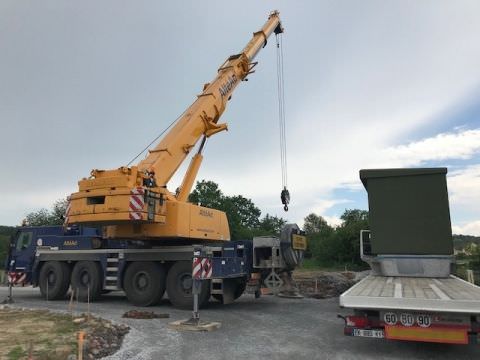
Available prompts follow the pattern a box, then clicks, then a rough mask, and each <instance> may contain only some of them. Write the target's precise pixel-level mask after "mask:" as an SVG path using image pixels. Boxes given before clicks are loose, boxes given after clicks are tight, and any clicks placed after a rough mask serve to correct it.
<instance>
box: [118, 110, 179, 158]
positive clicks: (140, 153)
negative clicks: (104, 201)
mask: <svg viewBox="0 0 480 360" xmlns="http://www.w3.org/2000/svg"><path fill="white" fill-rule="evenodd" d="M187 110H188V109H187ZM187 110H185V111H184V112H182V113H181V114H180V115H179V116H178V117H177V118H176V119H175V120H173V122H172V123H171V124H170V125H168V126H167V127H166V128H165V129H164V130H163V131H162V132H161V133H160V134H158V136H157V137H155V139H153V140H152V141H151V142H150V143H149V144H148V145H147V146H145V147H144V148H143V150H142V151H140V152H139V153H138V154H137V156H135V157H134V158H133V159H132V160H130V162H129V163H128V164H127V166H130V164H131V163H133V162H134V161H135V160H136V159H138V157H139V156H140V155H142V154H143V153H144V152H145V151H147V150H148V148H149V147H150V146H152V144H153V143H154V142H156V141H157V140H158V139H160V137H161V136H162V135H163V134H165V132H166V131H167V130H168V129H170V128H171V127H172V125H173V124H175V123H176V122H177V121H178V119H180V118H181V117H182V116H183V114H185V112H186V111H187Z"/></svg>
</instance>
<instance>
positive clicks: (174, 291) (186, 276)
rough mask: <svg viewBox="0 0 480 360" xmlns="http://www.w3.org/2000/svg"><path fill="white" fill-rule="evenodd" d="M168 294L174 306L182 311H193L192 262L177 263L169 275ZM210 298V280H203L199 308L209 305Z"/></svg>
mask: <svg viewBox="0 0 480 360" xmlns="http://www.w3.org/2000/svg"><path fill="white" fill-rule="evenodd" d="M167 294H168V298H169V299H170V302H171V303H172V304H173V306H175V307H177V308H181V309H192V307H193V294H192V262H191V261H177V262H176V263H174V264H173V265H172V267H171V268H170V270H169V271H168V275H167ZM209 298H210V280H203V281H202V285H201V288H200V294H199V295H198V306H199V307H202V306H204V305H206V304H207V302H208V299H209Z"/></svg>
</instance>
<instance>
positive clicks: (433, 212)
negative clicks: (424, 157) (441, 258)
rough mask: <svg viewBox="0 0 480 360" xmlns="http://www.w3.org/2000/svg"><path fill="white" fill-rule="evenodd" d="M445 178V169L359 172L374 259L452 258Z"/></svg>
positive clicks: (370, 170)
mask: <svg viewBox="0 0 480 360" xmlns="http://www.w3.org/2000/svg"><path fill="white" fill-rule="evenodd" d="M446 174H447V169H446V168H414V169H369V170H360V179H361V180H362V183H363V185H364V186H365V189H366V190H367V192H368V204H369V222H370V230H371V238H370V241H371V252H372V254H376V255H378V254H395V255H452V254H453V240H452V228H451V223H450V210H449V205H448V191H447V180H446Z"/></svg>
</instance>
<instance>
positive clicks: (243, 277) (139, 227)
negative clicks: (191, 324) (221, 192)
mask: <svg viewBox="0 0 480 360" xmlns="http://www.w3.org/2000/svg"><path fill="white" fill-rule="evenodd" d="M282 32H283V28H282V25H281V23H280V19H279V13H278V12H277V11H274V12H272V13H271V14H270V16H269V18H268V20H267V22H266V23H265V25H264V26H263V27H262V29H261V30H260V31H257V32H255V33H254V34H253V38H252V39H251V40H250V42H249V43H248V44H247V46H246V47H245V48H244V49H243V50H242V52H241V53H239V54H236V55H232V56H230V57H229V58H228V59H227V60H226V61H225V62H224V63H223V64H222V65H221V66H220V68H219V69H218V74H217V76H216V77H215V79H214V80H213V81H212V82H211V83H208V84H205V85H204V87H203V92H202V93H201V94H200V95H198V98H197V100H196V101H195V102H194V103H193V104H192V105H191V106H190V107H188V108H187V109H186V110H185V112H184V113H183V114H182V116H181V117H180V118H179V119H178V120H177V121H176V122H175V125H174V126H173V127H172V128H171V130H170V131H169V132H168V133H167V134H166V135H165V137H164V138H163V139H162V140H161V141H160V143H159V144H158V145H157V146H156V147H155V148H154V149H152V150H150V151H149V154H148V156H147V157H146V158H145V159H144V160H142V161H140V162H139V163H138V164H137V165H136V166H131V167H128V166H123V167H120V168H119V169H115V170H92V172H91V176H90V178H88V179H82V180H80V181H79V191H78V192H76V193H74V194H72V195H71V196H70V202H69V206H68V208H67V212H66V218H65V226H64V227H21V228H19V229H18V231H17V233H16V234H15V235H14V236H13V237H12V239H11V243H10V251H9V256H8V259H7V269H8V272H9V277H10V283H22V284H25V283H27V284H28V283H30V284H33V285H34V286H37V285H38V286H39V287H40V292H41V294H42V296H43V297H44V298H47V299H61V298H63V297H64V296H65V295H66V293H67V291H68V289H69V288H71V289H72V291H74V292H75V293H76V295H77V296H78V298H79V299H80V300H83V301H89V300H95V299H96V298H98V297H99V296H100V295H101V293H102V292H105V291H116V290H123V291H124V292H125V293H126V295H127V298H128V300H129V301H130V302H131V303H133V304H135V305H140V306H149V305H153V304H155V303H158V302H159V300H160V299H161V298H162V297H163V295H164V293H165V291H166V292H167V294H168V298H169V300H170V301H171V303H172V304H173V305H175V306H177V307H190V306H191V303H192V259H193V258H194V257H195V258H202V259H205V260H207V262H206V263H205V264H207V265H206V268H204V270H205V269H207V270H208V271H205V274H204V277H205V278H207V279H208V280H206V281H203V282H202V286H201V292H200V296H199V303H200V305H202V304H204V303H206V302H207V301H208V299H209V298H210V295H213V297H215V298H216V299H217V300H220V301H222V302H223V303H229V302H232V301H233V300H234V299H236V298H237V297H239V296H240V295H241V294H242V293H243V292H244V290H245V288H246V287H247V285H248V287H249V289H250V290H252V291H253V292H255V293H256V295H258V294H259V288H260V286H267V287H271V288H277V289H278V286H279V285H281V284H282V277H281V276H283V277H284V274H285V273H288V272H289V271H291V270H292V269H293V268H294V267H295V266H297V265H298V264H299V262H300V261H301V260H302V258H303V252H304V250H305V249H306V239H305V237H303V236H302V233H301V231H300V229H299V228H298V226H297V225H288V226H287V227H286V228H285V229H284V230H283V231H282V234H281V236H280V238H256V239H254V240H253V242H252V241H229V240H230V233H229V227H228V222H227V218H226V215H225V213H224V212H222V211H218V210H215V209H209V208H205V207H202V206H197V205H196V204H191V203H189V202H187V200H188V195H189V193H190V191H191V188H192V185H193V183H194V181H195V177H196V175H197V172H198V169H199V167H200V164H201V162H202V158H203V156H202V150H203V148H204V145H205V141H206V139H207V138H208V137H210V136H212V135H214V134H217V133H219V132H221V131H223V130H226V129H227V125H226V124H219V123H218V121H219V118H220V116H221V115H222V113H223V112H224V110H225V107H226V104H227V101H228V100H229V99H230V98H231V95H232V92H233V90H234V89H235V88H236V87H237V85H238V84H239V83H240V81H243V80H247V76H248V75H249V74H251V73H253V72H254V67H255V66H256V63H255V62H253V60H254V58H255V56H256V55H257V53H258V52H259V51H260V49H261V48H262V46H265V45H266V43H267V39H268V38H269V36H270V35H271V34H272V33H275V34H280V33H282ZM199 141H200V145H199V147H198V150H197V153H196V154H195V155H194V156H193V157H192V160H191V163H190V166H189V167H188V170H187V172H186V174H185V176H184V178H183V182H182V184H181V186H180V188H179V189H178V191H176V192H175V193H171V192H170V191H168V190H167V184H168V182H169V180H170V179H171V178H172V176H173V175H174V173H175V172H176V171H177V170H178V168H179V167H180V165H181V164H182V162H183V161H184V160H185V159H186V157H187V155H188V154H189V153H190V152H191V151H192V149H193V148H194V147H195V145H196V144H197V142H199ZM286 282H288V281H286Z"/></svg>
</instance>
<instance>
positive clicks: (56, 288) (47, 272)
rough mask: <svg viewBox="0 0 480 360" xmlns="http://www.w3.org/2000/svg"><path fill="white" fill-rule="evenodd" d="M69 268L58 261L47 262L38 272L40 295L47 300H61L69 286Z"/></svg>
mask: <svg viewBox="0 0 480 360" xmlns="http://www.w3.org/2000/svg"><path fill="white" fill-rule="evenodd" d="M70 272H71V270H70V267H69V266H68V265H67V264H66V263H64V262H60V261H47V262H46V263H45V264H43V266H42V269H41V270H40V275H39V281H38V283H39V284H38V285H39V287H40V294H42V297H43V298H44V299H47V300H59V299H63V298H64V297H65V295H66V294H67V291H68V287H69V285H70Z"/></svg>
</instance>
